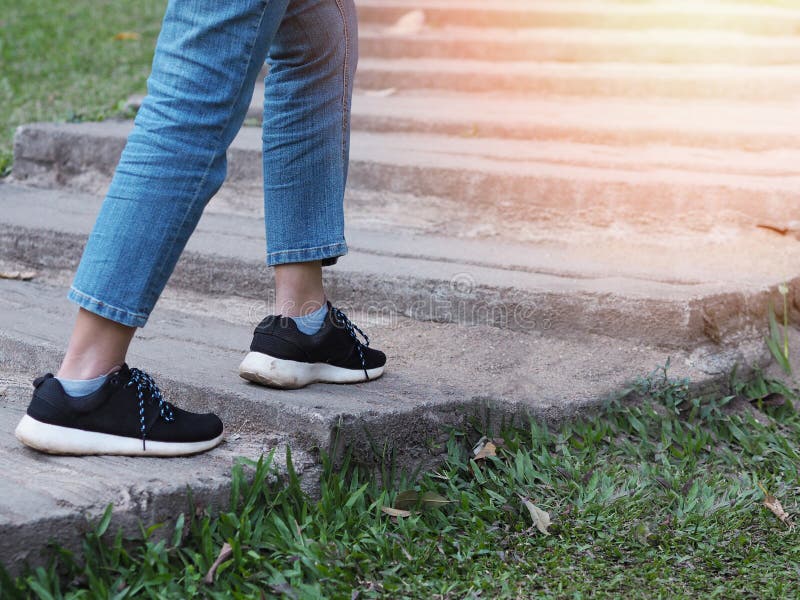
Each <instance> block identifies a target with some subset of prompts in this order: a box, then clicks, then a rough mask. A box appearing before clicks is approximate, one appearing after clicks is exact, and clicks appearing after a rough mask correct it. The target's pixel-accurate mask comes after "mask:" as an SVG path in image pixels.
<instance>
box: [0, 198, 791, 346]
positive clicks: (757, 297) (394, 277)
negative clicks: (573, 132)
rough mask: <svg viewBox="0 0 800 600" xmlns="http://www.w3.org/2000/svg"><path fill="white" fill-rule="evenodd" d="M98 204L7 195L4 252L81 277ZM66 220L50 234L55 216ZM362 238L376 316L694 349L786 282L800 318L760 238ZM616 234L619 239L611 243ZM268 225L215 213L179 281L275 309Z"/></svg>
mask: <svg viewBox="0 0 800 600" xmlns="http://www.w3.org/2000/svg"><path fill="white" fill-rule="evenodd" d="M99 204H100V199H99V198H98V197H93V196H88V195H83V194H75V193H74V192H63V191H62V192H59V191H44V190H37V189H30V188H24V187H18V186H10V185H1V186H0V205H2V206H3V207H4V209H5V210H4V211H3V214H2V215H1V216H0V249H1V250H2V253H3V255H4V256H6V257H7V258H8V259H9V260H15V261H19V262H21V263H24V264H26V265H28V266H31V267H35V268H42V267H44V268H48V269H72V268H74V266H75V265H76V264H77V261H78V259H79V258H80V253H81V251H82V247H83V243H84V241H85V236H86V235H87V234H88V232H89V231H90V229H91V226H92V224H93V222H94V217H95V215H96V212H97V210H98V209H99ZM56 213H57V214H58V215H59V217H58V219H52V220H51V221H50V222H47V223H43V222H42V215H43V214H56ZM391 227H393V228H394V229H395V231H391V230H387V229H386V228H377V229H376V228H373V229H351V230H350V232H349V240H350V244H351V246H352V251H351V253H350V254H349V255H348V256H347V257H345V258H343V259H342V260H341V261H340V264H339V265H337V266H336V267H335V268H331V269H326V277H327V285H328V290H329V294H331V296H332V297H333V298H335V299H336V300H337V302H340V303H343V304H345V305H349V306H353V307H357V308H359V309H360V310H364V311H367V312H369V313H372V314H376V315H377V314H380V315H388V316H392V315H396V314H401V315H402V314H405V315H410V316H413V317H415V318H418V319H433V320H437V321H446V322H455V323H466V324H489V325H493V326H496V327H500V328H504V329H510V330H514V331H539V332H545V333H547V334H548V335H551V336H555V335H562V334H570V333H573V334H574V333H578V332H584V331H585V332H589V333H593V334H600V335H607V336H611V337H614V338H616V339H620V340H629V341H636V342H645V343H655V344H659V345H662V346H669V347H682V348H686V347H691V346H693V345H695V344H702V343H705V342H707V341H709V340H711V341H714V342H715V343H721V344H723V345H730V344H735V343H737V342H739V341H741V340H743V339H754V338H758V337H760V335H761V332H762V330H763V327H764V325H765V323H766V307H767V305H768V301H769V298H770V297H773V298H776V297H777V295H776V292H775V287H776V286H777V284H779V283H782V282H786V281H788V282H789V283H790V287H791V290H792V294H793V296H792V298H793V300H792V301H793V302H794V303H795V305H796V308H793V311H794V310H798V309H800V303H798V301H797V298H800V293H798V291H799V290H800V278H798V277H797V264H796V260H795V259H796V256H797V251H798V248H799V247H800V240H798V239H795V238H794V237H792V236H779V235H776V234H775V233H772V232H768V231H764V230H758V229H754V230H753V231H752V232H751V233H750V234H747V233H745V232H731V233H730V234H729V237H727V238H722V239H720V240H717V241H715V242H709V240H702V239H701V238H698V237H695V238H683V239H680V238H678V239H677V243H674V242H675V241H676V240H675V238H674V237H672V236H669V238H668V239H670V240H672V242H673V244H672V245H671V246H667V245H659V244H657V243H653V242H652V241H651V242H650V243H648V242H647V241H645V240H644V239H639V240H638V243H633V242H632V241H631V239H628V238H624V239H623V240H622V241H620V240H617V241H614V240H613V239H611V238H609V237H608V236H607V235H606V236H605V237H603V233H602V232H595V235H594V236H592V235H590V233H589V232H583V234H582V235H581V236H577V235H575V236H573V237H572V238H571V239H570V238H566V237H564V238H561V239H559V240H558V241H555V240H552V239H550V240H540V241H539V242H538V243H527V244H514V243H509V242H496V241H494V240H482V239H458V238H455V239H454V238H448V237H443V236H431V235H415V234H413V233H408V232H402V231H397V230H396V229H397V223H393V224H391ZM606 233H607V232H606ZM263 256H264V237H263V225H262V222H261V219H260V218H257V217H256V218H254V217H249V216H241V215H232V214H225V213H219V212H214V211H211V210H209V211H208V212H207V213H206V214H205V215H204V216H203V218H202V219H201V222H200V224H199V226H198V228H197V230H196V232H195V234H194V235H193V237H192V238H191V239H190V241H189V245H188V248H187V252H186V253H185V254H184V256H183V257H182V258H181V260H180V262H179V265H178V268H177V270H176V273H175V275H174V277H173V279H172V283H173V285H175V286H179V287H183V288H185V289H190V290H193V291H195V292H199V293H205V294H216V295H220V294H236V295H237V296H240V297H248V298H252V299H254V300H260V301H264V300H266V299H267V297H268V289H269V287H270V283H271V282H270V281H269V279H268V272H267V270H266V269H265V267H264V264H263Z"/></svg>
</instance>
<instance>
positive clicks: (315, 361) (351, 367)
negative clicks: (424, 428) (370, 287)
mask: <svg viewBox="0 0 800 600" xmlns="http://www.w3.org/2000/svg"><path fill="white" fill-rule="evenodd" d="M327 308H328V312H327V314H326V315H325V320H324V322H323V323H322V327H320V329H319V331H317V332H316V333H314V334H311V335H307V334H304V333H302V332H301V331H300V330H299V329H298V328H297V324H296V323H295V322H294V320H293V319H292V318H288V317H284V316H282V315H269V316H267V317H265V318H264V320H263V321H261V323H259V325H258V327H256V330H255V333H254V335H253V342H252V343H251V344H250V352H249V353H248V354H247V356H246V357H245V358H244V360H243V361H242V364H241V365H239V376H240V377H243V378H244V379H247V380H248V381H252V382H254V383H260V384H262V385H266V386H269V387H274V388H281V389H295V388H301V387H304V386H306V385H308V384H310V383H315V382H322V383H358V382H361V381H370V380H372V379H376V378H378V377H380V376H381V375H383V370H384V366H385V364H386V355H385V354H384V353H383V352H381V351H380V350H375V349H373V348H370V347H369V338H368V337H367V336H366V335H365V334H364V332H363V331H361V330H360V329H359V328H358V327H357V326H355V325H353V324H352V323H351V322H350V319H348V318H347V316H345V314H344V313H343V312H342V311H341V310H339V309H338V308H334V307H333V306H332V305H331V303H330V302H328V303H327ZM357 334H361V336H362V337H363V338H364V342H363V343H362V342H361V340H360V339H359V337H358V335H357Z"/></svg>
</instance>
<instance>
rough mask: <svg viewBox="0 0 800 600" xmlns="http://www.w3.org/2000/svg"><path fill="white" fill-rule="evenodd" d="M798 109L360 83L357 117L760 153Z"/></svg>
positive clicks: (446, 128)
mask: <svg viewBox="0 0 800 600" xmlns="http://www.w3.org/2000/svg"><path fill="white" fill-rule="evenodd" d="M141 100H142V97H141V96H135V97H132V98H131V101H130V105H131V106H132V107H133V108H138V107H139V106H140V104H141ZM263 100H264V88H263V85H259V86H257V87H256V90H255V93H254V94H253V101H252V104H251V107H250V112H249V113H248V118H250V119H255V120H258V121H260V120H261V117H262V115H263V104H264V102H263ZM598 115H602V119H599V118H598ZM796 115H797V103H796V102H775V101H772V102H738V101H724V100H695V101H692V102H685V101H683V100H677V99H657V98H647V99H630V98H574V97H544V98H540V97H536V96H532V95H528V96H525V95H517V94H503V95H500V94H493V93H474V94H467V93H459V92H449V91H446V90H441V91H433V90H396V89H395V90H393V89H391V88H389V89H387V90H383V91H378V92H375V91H369V90H356V92H355V93H354V94H353V108H352V119H351V124H352V127H353V129H355V130H363V131H371V132H393V131H395V132H404V133H413V132H418V133H433V134H441V135H451V136H458V137H462V138H474V137H481V138H486V137H490V138H507V139H520V140H528V141H534V140H536V141H564V142H577V143H582V144H602V145H608V146H633V145H662V146H663V145H672V146H684V147H685V146H691V147H701V148H730V149H735V150H745V151H748V152H754V151H762V150H777V149H786V148H798V147H800V122H798V120H797V119H796V118H795V116H796Z"/></svg>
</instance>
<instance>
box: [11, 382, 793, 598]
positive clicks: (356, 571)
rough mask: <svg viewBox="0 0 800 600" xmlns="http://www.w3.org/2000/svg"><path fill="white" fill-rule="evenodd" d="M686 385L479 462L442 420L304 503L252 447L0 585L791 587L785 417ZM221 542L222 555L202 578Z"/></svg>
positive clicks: (761, 390)
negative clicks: (246, 459)
mask: <svg viewBox="0 0 800 600" xmlns="http://www.w3.org/2000/svg"><path fill="white" fill-rule="evenodd" d="M689 389H690V388H689V386H688V384H687V382H682V381H671V380H669V379H667V378H666V376H665V374H664V376H663V377H662V376H661V375H659V374H654V375H653V376H651V377H650V378H647V379H645V380H643V381H642V382H641V383H640V384H639V386H638V388H637V394H636V395H637V397H638V396H639V395H640V394H642V393H644V394H646V399H645V400H644V401H643V402H642V401H636V402H631V401H625V402H615V403H613V404H611V405H610V406H609V407H608V408H607V409H606V410H605V411H604V412H603V414H602V415H601V416H600V417H599V418H594V419H590V420H587V421H583V422H577V423H573V424H570V425H566V426H563V427H561V428H560V429H557V430H548V429H547V428H545V427H542V426H540V425H537V424H536V423H531V424H530V426H529V427H526V428H522V429H513V430H508V431H504V432H502V436H503V444H502V446H501V447H500V449H499V450H498V456H497V457H494V458H489V459H487V460H485V461H481V462H479V463H476V462H475V461H472V460H470V457H471V455H470V452H469V449H468V448H469V443H471V442H474V441H475V438H476V437H477V436H478V435H479V434H478V433H477V432H472V433H471V434H467V433H459V432H454V433H453V435H452V437H451V440H450V443H449V448H448V454H447V459H446V462H445V463H444V464H443V465H442V467H441V469H439V470H438V471H436V472H433V473H427V474H424V475H422V476H421V477H419V478H416V480H415V481H414V482H409V481H403V480H402V478H400V480H397V478H394V480H395V481H397V483H396V484H395V485H391V486H389V487H386V488H384V487H382V486H381V485H379V484H378V483H376V480H377V478H376V477H374V476H373V475H374V474H373V473H368V472H366V471H364V470H361V469H359V468H355V467H348V466H347V465H345V466H344V468H343V469H341V470H340V469H334V468H332V467H331V465H330V464H328V463H326V464H325V470H324V475H323V478H322V496H321V499H319V500H318V501H312V500H310V499H309V498H307V497H306V496H305V495H304V494H303V493H302V492H301V491H300V487H299V483H298V481H297V480H296V478H295V477H294V476H293V475H292V474H291V473H290V475H289V476H288V478H287V479H285V480H281V481H277V482H276V481H272V482H270V477H269V474H270V472H271V469H270V459H269V458H265V459H264V460H263V461H262V462H261V463H258V464H252V463H250V464H246V463H242V464H240V465H239V466H237V467H236V468H235V470H234V473H233V482H234V486H233V488H234V489H233V492H232V500H231V505H230V507H229V509H228V510H227V511H226V512H224V513H222V514H220V515H218V516H214V517H212V516H209V515H208V514H205V513H204V512H202V511H199V512H196V511H192V512H190V513H189V514H187V515H186V516H181V517H180V518H179V520H178V525H177V527H176V529H175V531H174V532H170V533H169V535H167V536H166V539H162V541H157V540H156V538H155V537H151V539H150V541H145V542H143V541H133V540H127V541H126V540H123V539H122V537H121V536H119V535H117V536H116V537H115V536H114V535H112V532H111V531H106V528H107V526H108V519H104V520H103V521H102V522H101V523H100V524H99V525H98V526H97V527H96V529H95V531H94V532H92V533H91V534H89V535H88V536H87V537H86V541H85V544H84V554H85V557H86V559H85V561H86V562H85V565H81V564H78V562H77V560H76V559H75V558H74V557H72V556H71V555H70V554H69V553H67V552H64V551H62V552H61V553H60V555H57V556H58V558H57V560H55V561H54V562H53V564H52V565H51V566H50V568H48V569H43V568H42V569H38V570H36V571H33V572H30V573H28V574H27V575H25V576H22V577H20V578H19V579H18V580H17V581H16V582H15V584H13V585H12V584H11V583H10V582H9V580H8V579H6V580H5V583H0V596H2V597H3V598H4V599H5V598H14V597H15V593H16V594H18V595H19V596H20V597H24V596H26V595H32V596H35V597H41V598H62V597H64V598H112V597H113V598H128V597H152V598H185V597H193V596H200V597H207V598H264V597H283V598H344V599H349V598H353V597H358V598H377V597H387V598H426V599H427V598H479V597H480V598H529V597H534V596H537V595H541V596H546V597H559V598H588V597H626V598H656V597H663V598H697V597H703V598H705V597H720V598H726V599H727V598H746V597H760V598H783V597H790V596H791V595H792V594H794V593H795V591H796V589H797V585H798V579H800V529H796V530H794V531H790V530H789V529H788V528H787V527H786V526H785V525H784V524H783V523H781V522H780V521H779V520H778V519H777V518H776V517H775V516H774V515H773V514H772V513H771V512H769V511H768V510H767V509H766V508H765V507H764V506H763V504H762V501H763V499H764V495H763V492H761V491H760V489H759V485H758V484H759V483H760V484H761V485H763V486H764V487H765V488H766V489H767V490H768V491H769V492H770V493H772V494H774V495H775V496H777V497H778V499H779V500H780V501H781V502H782V503H783V506H784V508H786V510H787V511H788V512H789V513H790V514H793V515H795V516H796V515H797V512H798V502H797V497H798V492H800V482H799V481H798V465H799V464H800V416H798V414H797V412H795V410H794V408H793V407H792V406H791V402H787V403H785V404H784V405H783V406H780V407H772V408H766V407H765V408H764V413H763V414H761V417H762V418H761V419H759V420H763V423H759V421H757V420H755V419H754V418H753V416H752V415H751V414H750V413H749V412H748V411H740V412H735V411H731V410H729V407H728V406H727V405H728V403H729V402H730V401H731V399H732V397H733V394H732V396H729V397H726V398H696V397H693V396H692V394H691V393H690V391H689ZM771 392H779V393H782V394H784V395H785V396H786V397H789V398H791V397H793V398H794V399H795V400H796V399H797V397H796V395H794V392H791V391H789V390H787V389H785V388H784V387H783V386H782V385H781V384H779V383H777V382H772V381H765V380H764V379H761V378H759V379H757V380H755V382H753V383H751V384H748V385H746V386H745V385H741V384H738V385H737V386H736V387H735V391H734V393H737V394H739V395H744V396H748V397H755V398H761V397H764V396H767V394H769V393H771ZM383 475H384V478H385V480H390V479H392V478H389V477H386V474H385V473H384V474H383ZM249 481H252V483H248V482H249ZM408 488H414V489H417V490H421V491H433V492H435V493H437V494H440V495H441V496H444V497H445V498H447V499H448V500H450V501H451V503H450V504H447V505H444V506H442V507H439V508H430V509H428V510H419V511H417V512H415V513H414V514H413V515H412V516H410V517H406V518H403V517H399V518H396V517H390V516H388V515H386V514H384V513H383V512H382V511H381V507H382V506H391V505H392V504H393V503H394V501H395V498H396V496H397V494H398V492H399V491H400V490H405V489H408ZM519 495H523V496H527V497H530V499H531V500H532V501H533V502H535V503H536V505H538V506H539V507H540V508H542V509H543V510H546V511H548V512H549V513H550V515H551V517H552V521H553V523H552V525H551V526H550V529H549V533H550V534H549V535H543V534H542V533H540V532H539V531H537V530H536V529H534V528H532V527H531V518H530V516H529V514H528V512H527V510H526V509H525V508H524V507H523V505H522V503H521V501H520V499H519ZM109 514H110V513H109ZM148 531H150V532H152V531H153V528H151V529H150V530H148ZM163 537H165V536H162V538H163ZM224 542H228V543H229V544H230V545H231V547H232V556H231V558H229V559H228V560H226V561H225V562H223V563H222V564H221V566H220V568H219V570H218V571H217V576H216V581H215V583H214V584H213V585H206V584H204V583H203V582H202V578H203V576H204V575H205V573H206V572H207V571H208V569H209V567H210V565H211V564H212V562H213V561H214V560H215V558H216V557H217V555H218V553H219V551H220V549H221V547H222V545H223V543H224ZM0 581H2V578H0Z"/></svg>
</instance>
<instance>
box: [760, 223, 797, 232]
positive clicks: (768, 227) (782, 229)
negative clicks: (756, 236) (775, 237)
mask: <svg viewBox="0 0 800 600" xmlns="http://www.w3.org/2000/svg"><path fill="white" fill-rule="evenodd" d="M756 227H758V228H760V229H766V230H768V231H774V232H775V233H777V234H780V235H786V234H787V233H789V229H788V228H787V227H776V226H775V225H767V224H764V223H759V224H758V225H756Z"/></svg>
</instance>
